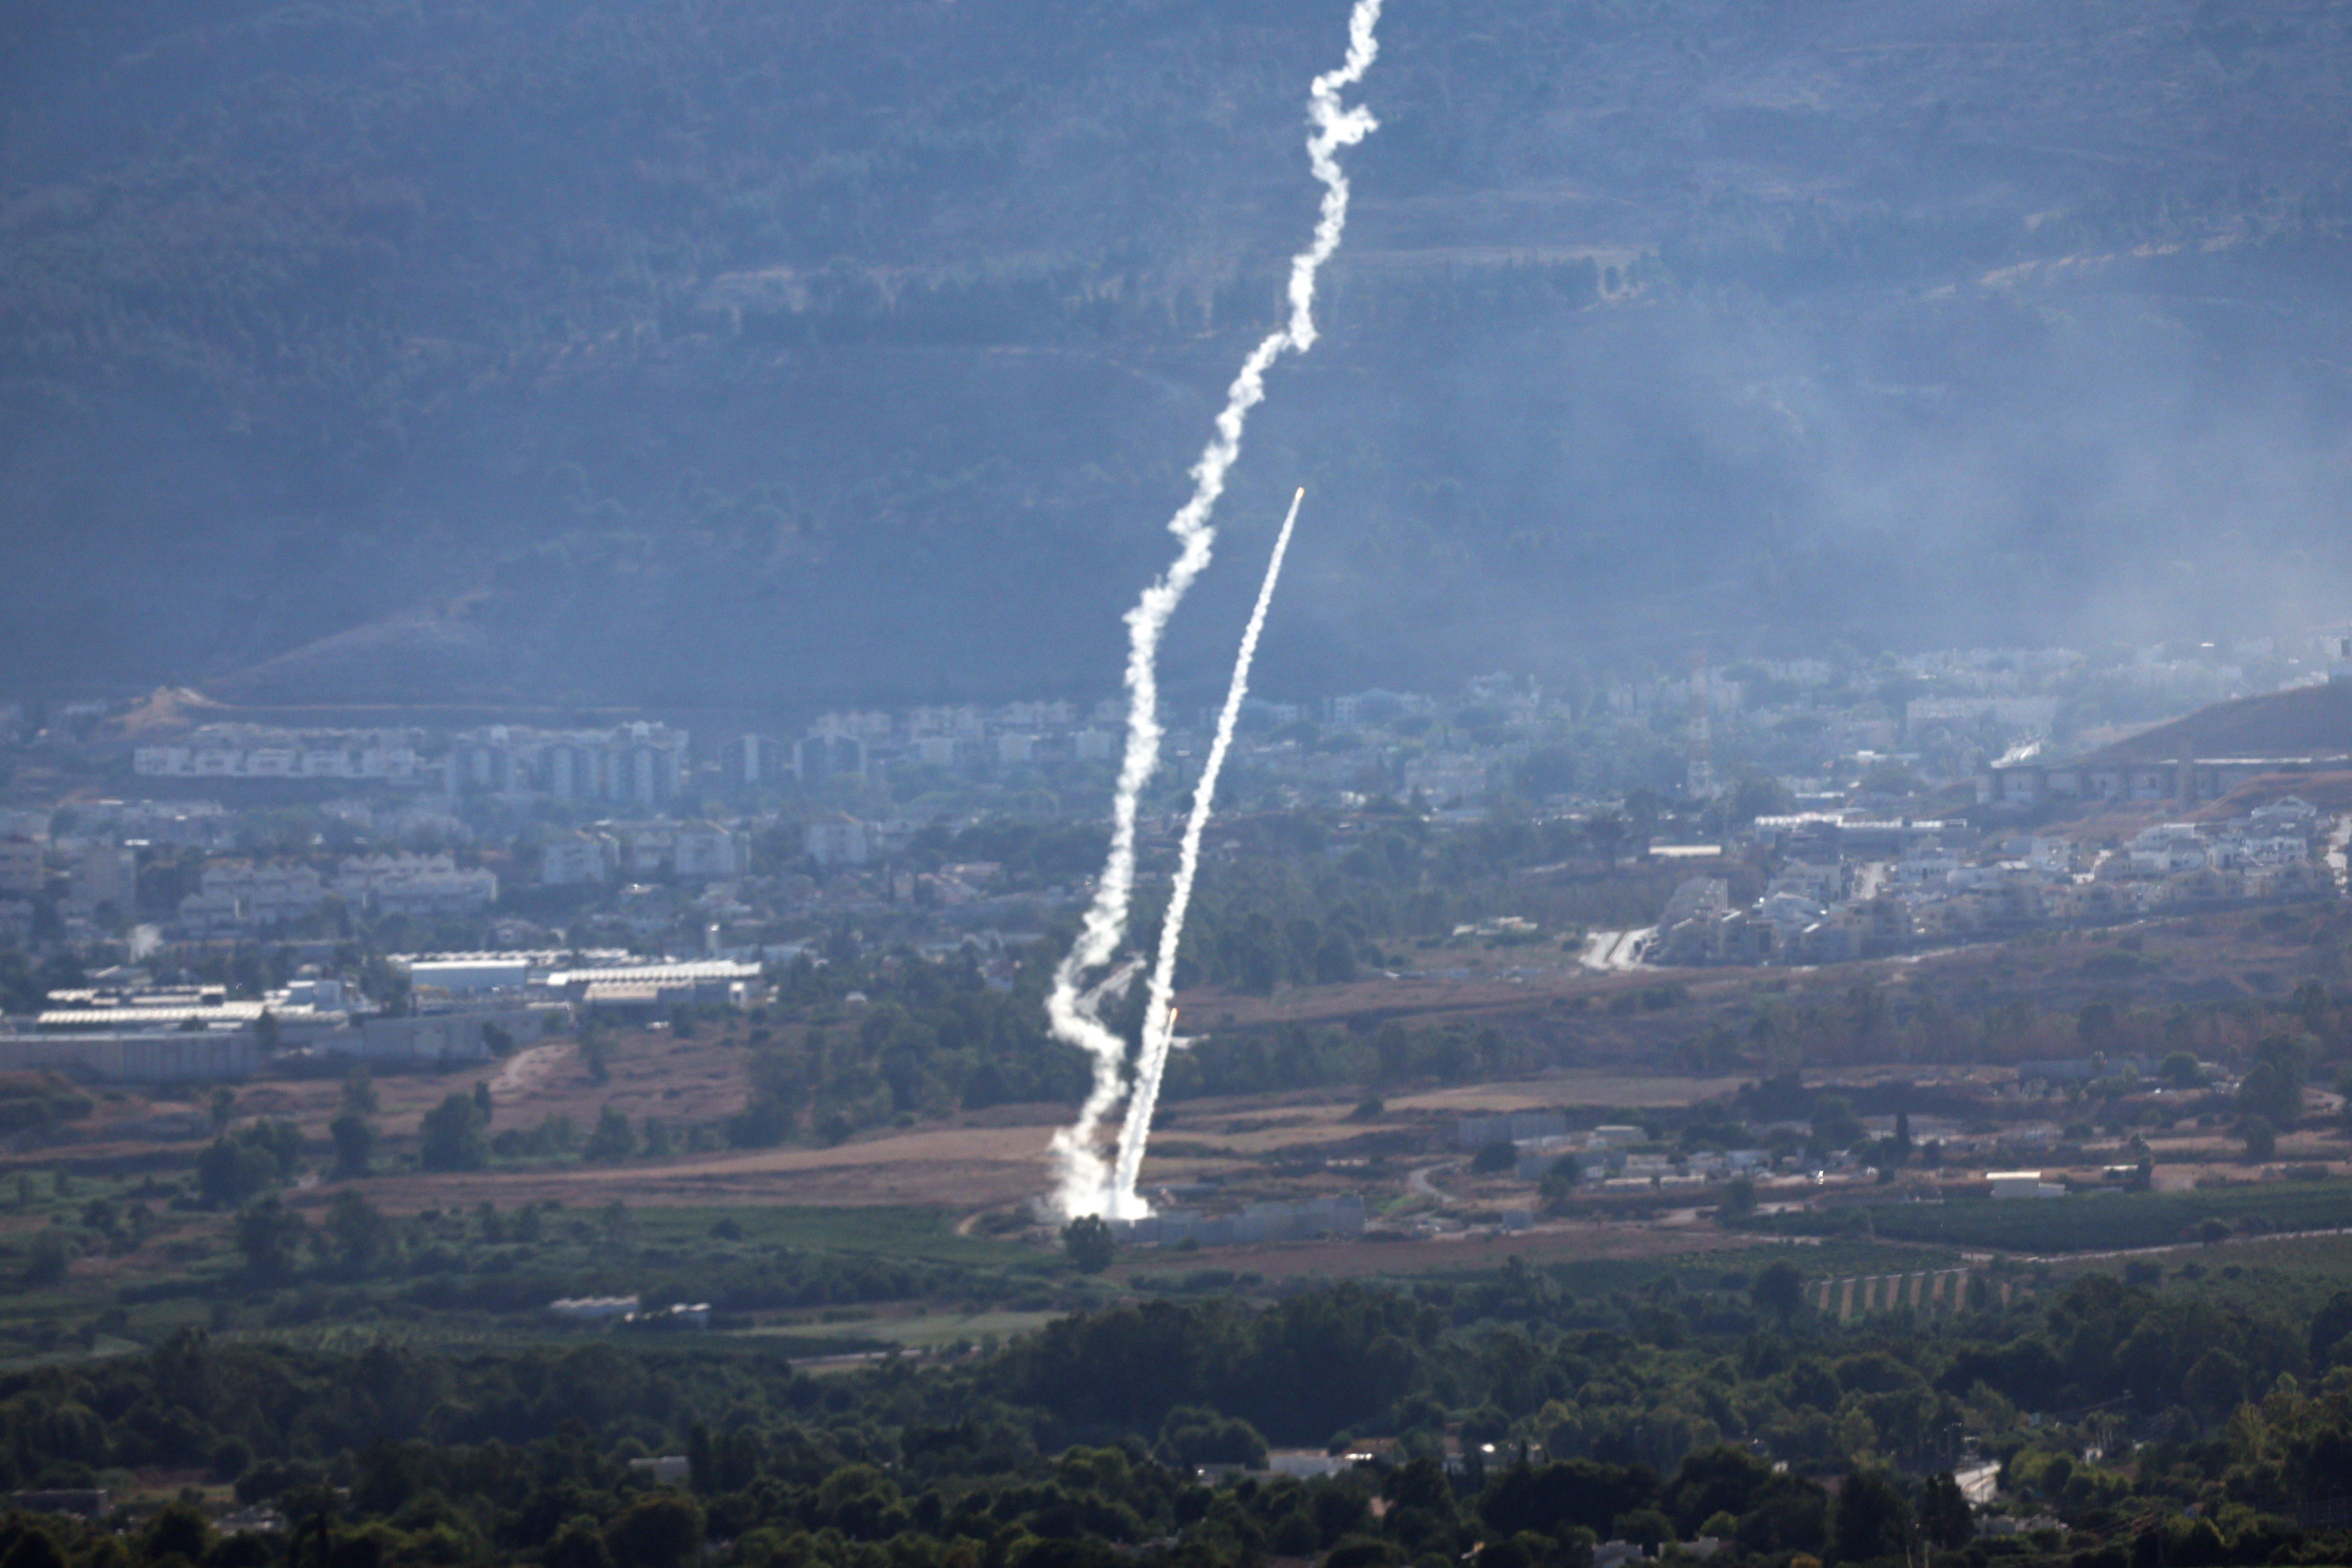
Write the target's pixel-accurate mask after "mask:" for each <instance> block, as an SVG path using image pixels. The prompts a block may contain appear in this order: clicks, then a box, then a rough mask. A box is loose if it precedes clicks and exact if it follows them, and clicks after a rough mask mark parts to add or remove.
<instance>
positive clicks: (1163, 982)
mask: <svg viewBox="0 0 2352 1568" xmlns="http://www.w3.org/2000/svg"><path fill="white" fill-rule="evenodd" d="M1306 499H1307V492H1306V491H1305V490H1303V489H1302V490H1300V491H1298V492H1297V494H1296V495H1294V496H1292V497H1291V498H1290V510H1289V511H1288V512H1287V513H1286V514H1285V516H1284V517H1283V520H1282V531H1281V532H1279V533H1277V534H1276V535H1275V538H1274V553H1273V555H1271V556H1270V557H1268V558H1267V561H1266V563H1265V578H1264V580H1263V581H1261V582H1260V583H1259V584H1258V590H1257V603H1256V604H1255V605H1252V606H1251V607H1250V618H1249V625H1248V626H1246V627H1245V628H1244V630H1243V632H1242V646H1241V652H1240V653H1239V654H1237V655H1235V656H1234V674H1233V679H1232V680H1231V681H1230V682H1228V683H1227V685H1226V687H1225V702H1224V706H1223V708H1221V709H1219V710H1217V731H1216V736H1215V738H1214V739H1213V740H1212V741H1211V742H1209V755H1208V760H1207V761H1206V762H1204V763H1202V764H1201V780H1200V783H1199V784H1196V785H1195V786H1194V787H1193V790H1192V810H1191V812H1190V813H1188V814H1187V815H1186V816H1185V819H1184V837H1183V840H1182V842H1181V844H1180V845H1179V846H1178V847H1177V851H1176V879H1175V882H1174V884H1173V885H1172V886H1171V888H1170V889H1169V893H1168V912H1167V913H1166V915H1165V916H1163V917H1162V919H1161V921H1160V955H1159V958H1158V959H1157V960H1156V961H1155V962H1154V963H1153V964H1152V966H1151V989H1150V997H1149V1000H1148V1001H1147V1003H1146V1005H1145V1007H1144V1014H1143V1046H1142V1050H1141V1052H1140V1054H1139V1057H1138V1058H1137V1061H1136V1067H1135V1092H1134V1093H1133V1095H1131V1096H1130V1097H1129V1100H1128V1107H1127V1118H1126V1121H1125V1122H1124V1124H1123V1125H1122V1126H1121V1128H1120V1131H1119V1135H1118V1168H1117V1170H1116V1172H1115V1173H1114V1174H1113V1176H1112V1181H1111V1199H1110V1208H1111V1211H1112V1212H1113V1213H1115V1214H1120V1215H1130V1214H1138V1213H1141V1212H1142V1210H1143V1205H1142V1204H1141V1202H1140V1201H1139V1199H1138V1198H1137V1196H1136V1191H1135V1184H1136V1176H1137V1174H1138V1173H1139V1172H1141V1170H1142V1169H1143V1154H1144V1149H1145V1146H1146V1145H1147V1144H1148V1143H1149V1142H1150V1140H1151V1113H1152V1110H1153V1109H1154V1108H1155V1107H1156V1106H1158V1105H1159V1103H1160V1076H1161V1075H1162V1074H1163V1073H1165V1072H1166V1071H1167V1070H1168V1052H1169V1049H1170V1047H1171V1046H1173V1045H1174V1043H1175V1029H1176V1016H1175V1011H1174V1005H1173V1004H1174V999H1175V995H1176V953H1177V950H1178V949H1179V948H1181V946H1182V945H1183V941H1184V916H1185V914H1186V913H1187V912H1188V911H1189V910H1191V909H1192V883H1193V880H1194V879H1195V878H1197V877H1198V876H1199V875H1200V872H1201V833H1202V829H1204V828H1206V827H1207V826H1209V813H1210V812H1211V811H1212V810H1213V808H1214V807H1215V805H1216V804H1217V779H1218V776H1219V775H1220V774H1222V773H1223V772H1224V769H1225V753H1226V752H1229V751H1231V750H1232V749H1233V744H1234V725H1235V724H1237V723H1238V722H1239V721H1240V720H1241V716H1242V702H1243V700H1244V699H1245V698H1247V697H1248V696H1249V678H1250V664H1251V661H1252V660H1254V659H1255V658H1256V657H1257V643H1258V638H1259V637H1262V636H1264V635H1265V613H1266V611H1267V610H1268V609H1269V608H1270V607H1271V606H1272V605H1273V604H1274V588H1275V584H1276V583H1278V582H1279V581H1281V578H1282V558H1283V557H1284V556H1286V555H1287V554H1288V553H1290V534H1291V531H1292V530H1293V529H1295V528H1297V526H1298V508H1299V504H1300V503H1301V502H1303V501H1304V500H1306Z"/></svg>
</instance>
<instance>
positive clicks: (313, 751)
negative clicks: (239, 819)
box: [131, 724, 440, 786]
mask: <svg viewBox="0 0 2352 1568" xmlns="http://www.w3.org/2000/svg"><path fill="white" fill-rule="evenodd" d="M424 745H425V735H424V731H419V730H407V729H389V730H281V729H276V728H273V727H271V726H268V725H263V724H207V725H204V726H202V727H200V728H198V729H196V730H194V731H192V732H190V733H189V734H188V735H187V736H186V737H185V738H184V739H182V740H176V741H166V742H156V743H153V744H151V745H144V746H140V747H138V748H136V749H135V750H134V751H132V752H131V772H133V773H137V774H138V775H139V776H140V777H142V778H157V779H335V780H347V781H365V782H369V783H373V784H402V785H410V786H421V785H427V784H434V783H436V782H440V779H439V776H438V775H437V774H436V772H435V770H434V769H433V768H432V766H431V764H430V763H428V762H427V761H426V760H425V755H424V752H423V747H424Z"/></svg>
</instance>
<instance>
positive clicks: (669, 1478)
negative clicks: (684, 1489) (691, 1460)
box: [629, 1454, 694, 1486]
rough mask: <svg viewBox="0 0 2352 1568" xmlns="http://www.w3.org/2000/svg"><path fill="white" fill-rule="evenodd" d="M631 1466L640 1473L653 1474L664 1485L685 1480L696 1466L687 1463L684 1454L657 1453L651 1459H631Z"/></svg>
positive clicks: (642, 1474)
mask: <svg viewBox="0 0 2352 1568" xmlns="http://www.w3.org/2000/svg"><path fill="white" fill-rule="evenodd" d="M629 1468H630V1469H632V1470H634V1471H635V1472H636V1473H637V1474H638V1475H641V1476H651V1477H652V1478H653V1479H655V1480H656V1481H658V1482H660V1483H661V1484H662V1485H664V1486H667V1485H669V1484H671V1483H672V1482H674V1481H682V1480H685V1479H687V1478H688V1476H689V1475H691V1474H692V1473H693V1470H694V1467H693V1466H692V1465H690V1464H688V1463H687V1458H686V1456H685V1455H684V1454H656V1455H655V1456H654V1457H653V1458H649V1459H631V1460H630V1461H629Z"/></svg>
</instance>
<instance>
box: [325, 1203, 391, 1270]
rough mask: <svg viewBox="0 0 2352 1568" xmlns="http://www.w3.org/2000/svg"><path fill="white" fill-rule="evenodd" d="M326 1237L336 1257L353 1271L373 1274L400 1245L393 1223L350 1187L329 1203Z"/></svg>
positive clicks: (388, 1259)
mask: <svg viewBox="0 0 2352 1568" xmlns="http://www.w3.org/2000/svg"><path fill="white" fill-rule="evenodd" d="M326 1232H327V1239H328V1240H329V1242H330V1243H331V1244H332V1245H333V1247H334V1249H335V1257H336V1258H337V1259H338V1260H340V1261H341V1263H342V1265H343V1267H344V1268H349V1269H351V1270H352V1272H354V1273H358V1274H368V1273H373V1271H374V1270H375V1269H376V1268H380V1267H382V1266H383V1264H384V1263H386V1262H388V1261H390V1259H391V1258H392V1255H393V1253H394V1250H396V1248H397V1247H398V1246H399V1238H398V1237H397V1236H396V1234H395V1233H394V1230H393V1227H392V1222H391V1221H390V1220H388V1219H386V1218H384V1217H383V1214H382V1213H381V1212H380V1211H379V1210H378V1209H377V1208H376V1206H375V1205H373V1204H371V1203H369V1202H368V1201H367V1199H365V1198H363V1197H362V1196H360V1194H358V1193H357V1192H355V1191H353V1190H352V1188H350V1187H345V1188H344V1189H343V1190H342V1191H341V1192H339V1193H337V1194H335V1201H334V1202H333V1203H332V1204H331V1205H329V1206H328V1209H327V1221H326Z"/></svg>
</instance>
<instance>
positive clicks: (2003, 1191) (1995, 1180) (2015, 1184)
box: [1985, 1171, 2066, 1198]
mask: <svg viewBox="0 0 2352 1568" xmlns="http://www.w3.org/2000/svg"><path fill="white" fill-rule="evenodd" d="M1985 1180H1987V1181H1989V1182H1990V1183H1991V1184H1992V1195H1993V1196H1994V1197H1996V1198H2063V1197H2064V1196H2065V1195H2066V1189H2065V1187H2064V1185H2063V1184H2060V1183H2057V1182H2045V1181H2043V1180H2042V1173H2041V1172H2039V1171H1987V1172H1986V1173H1985Z"/></svg>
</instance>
